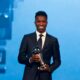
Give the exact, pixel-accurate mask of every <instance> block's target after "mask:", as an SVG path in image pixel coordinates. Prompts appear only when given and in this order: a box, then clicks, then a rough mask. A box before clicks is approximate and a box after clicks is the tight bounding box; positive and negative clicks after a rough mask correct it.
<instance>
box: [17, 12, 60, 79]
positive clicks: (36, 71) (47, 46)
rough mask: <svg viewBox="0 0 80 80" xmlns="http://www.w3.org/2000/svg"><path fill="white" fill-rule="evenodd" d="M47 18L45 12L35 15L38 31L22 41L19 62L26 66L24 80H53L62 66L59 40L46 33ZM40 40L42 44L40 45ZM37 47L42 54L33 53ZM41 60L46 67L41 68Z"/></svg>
mask: <svg viewBox="0 0 80 80" xmlns="http://www.w3.org/2000/svg"><path fill="white" fill-rule="evenodd" d="M47 18H48V17H47V14H46V13H45V12H44V11H38V12H37V13H36V15H35V25H36V31H35V32H33V33H30V34H27V35H24V37H23V39H22V43H21V46H20V50H19V55H18V61H19V63H21V64H25V70H24V76H23V80H52V77H51V74H52V72H53V71H54V70H55V69H56V68H58V67H59V65H60V64H61V60H60V51H59V44H58V40H57V38H55V37H53V36H51V35H49V34H48V33H47V32H46V27H47ZM40 35H41V36H40ZM40 38H41V40H42V43H38V42H39V40H40ZM39 44H40V45H41V47H39ZM36 45H38V47H39V49H40V51H41V53H40V52H39V53H38V52H37V54H34V53H33V50H34V48H35V47H36ZM40 54H41V55H42V57H41V56H40ZM41 58H42V60H43V62H44V64H43V65H44V66H45V67H41V68H40V65H41V64H40V63H41ZM51 58H52V60H53V61H52V63H51Z"/></svg>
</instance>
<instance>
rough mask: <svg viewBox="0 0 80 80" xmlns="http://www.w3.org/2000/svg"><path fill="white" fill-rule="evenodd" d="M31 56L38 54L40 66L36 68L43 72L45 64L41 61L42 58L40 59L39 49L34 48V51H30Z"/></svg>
mask: <svg viewBox="0 0 80 80" xmlns="http://www.w3.org/2000/svg"><path fill="white" fill-rule="evenodd" d="M32 53H33V54H39V56H40V66H39V67H38V69H39V70H44V69H45V68H46V67H45V63H44V61H43V57H42V53H41V50H40V49H39V47H38V46H36V47H35V48H34V50H33V51H32Z"/></svg>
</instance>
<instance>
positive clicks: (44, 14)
mask: <svg viewBox="0 0 80 80" xmlns="http://www.w3.org/2000/svg"><path fill="white" fill-rule="evenodd" d="M37 16H45V17H46V19H47V14H46V12H45V11H38V12H36V14H35V18H36V17H37Z"/></svg>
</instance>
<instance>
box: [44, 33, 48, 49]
mask: <svg viewBox="0 0 80 80" xmlns="http://www.w3.org/2000/svg"><path fill="white" fill-rule="evenodd" d="M48 41H49V38H48V34H46V39H45V43H44V46H43V50H44V49H45V47H46V46H47V44H48Z"/></svg>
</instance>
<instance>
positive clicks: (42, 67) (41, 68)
mask: <svg viewBox="0 0 80 80" xmlns="http://www.w3.org/2000/svg"><path fill="white" fill-rule="evenodd" d="M45 68H46V67H45V66H40V67H38V70H41V71H43V70H44V69H45Z"/></svg>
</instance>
